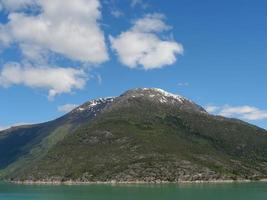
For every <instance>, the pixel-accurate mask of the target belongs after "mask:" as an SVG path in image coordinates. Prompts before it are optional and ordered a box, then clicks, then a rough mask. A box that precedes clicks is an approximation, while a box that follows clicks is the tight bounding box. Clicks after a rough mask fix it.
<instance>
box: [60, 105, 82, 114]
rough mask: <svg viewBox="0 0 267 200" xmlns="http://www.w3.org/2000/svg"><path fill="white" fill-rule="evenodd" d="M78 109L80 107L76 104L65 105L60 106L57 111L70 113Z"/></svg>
mask: <svg viewBox="0 0 267 200" xmlns="http://www.w3.org/2000/svg"><path fill="white" fill-rule="evenodd" d="M77 107H78V105H76V104H65V105H61V106H58V108H57V110H58V111H59V112H63V113H68V112H70V111H72V110H73V109H75V108H77Z"/></svg>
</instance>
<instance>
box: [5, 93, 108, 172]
mask: <svg viewBox="0 0 267 200" xmlns="http://www.w3.org/2000/svg"><path fill="white" fill-rule="evenodd" d="M112 101H113V99H112V98H106V99H98V100H94V101H89V102H87V103H85V104H84V105H81V106H80V107H78V108H76V109H74V110H73V111H72V112H70V113H68V114H67V115H65V116H63V117H61V118H59V119H56V120H54V121H51V122H47V123H43V124H37V125H27V126H20V127H13V128H11V129H8V130H6V131H2V132H0V175H2V176H5V175H6V174H14V175H16V174H19V173H20V171H22V170H23V169H24V168H27V166H28V165H30V164H33V163H35V162H36V161H37V160H40V159H41V158H42V157H43V156H44V155H45V154H46V153H47V152H48V151H49V149H51V148H52V147H53V146H54V145H56V144H57V143H58V142H59V141H61V140H63V138H64V137H65V136H67V135H70V134H71V133H73V132H74V131H75V130H77V129H78V128H79V127H80V126H82V125H83V124H85V123H87V122H89V121H90V120H92V119H93V118H94V117H95V116H96V114H97V113H99V112H101V110H102V109H103V108H104V107H105V106H107V105H108V104H109V103H111V102H112Z"/></svg>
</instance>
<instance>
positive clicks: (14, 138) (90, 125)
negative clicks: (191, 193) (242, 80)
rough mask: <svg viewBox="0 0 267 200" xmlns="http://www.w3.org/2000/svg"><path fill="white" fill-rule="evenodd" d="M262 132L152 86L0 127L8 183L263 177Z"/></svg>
mask: <svg viewBox="0 0 267 200" xmlns="http://www.w3.org/2000/svg"><path fill="white" fill-rule="evenodd" d="M266 155H267V131H266V130H264V129H261V128H258V127H256V126H253V125H250V124H248V123H246V122H243V121H241V120H236V119H227V118H224V117H220V116H213V115H210V114H208V113H207V112H206V111H205V109H204V108H202V107H201V106H199V105H197V104H195V103H194V102H192V101H190V100H188V99H186V98H184V97H182V96H179V95H174V94H171V93H168V92H165V91H163V90H161V89H157V88H137V89H133V90H128V91H126V92H125V93H123V94H122V95H120V96H118V97H110V98H100V99H97V100H91V101H88V102H86V103H84V104H82V105H81V106H78V107H77V108H75V109H74V110H72V111H71V112H69V113H67V114H66V115H64V116H62V117H60V118H58V119H56V120H53V121H50V122H47V123H42V124H37V125H30V126H28V127H17V128H15V129H14V128H13V129H9V130H6V131H2V132H0V163H2V164H0V175H1V176H2V177H3V179H8V180H13V181H47V182H51V181H60V182H64V181H71V180H72V181H77V182H98V181H101V182H109V181H115V182H139V181H140V182H179V181H196V180H201V181H214V180H229V179H231V180H236V179H238V180H243V179H263V178H266V177H267V159H266Z"/></svg>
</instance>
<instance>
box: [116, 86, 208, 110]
mask: <svg viewBox="0 0 267 200" xmlns="http://www.w3.org/2000/svg"><path fill="white" fill-rule="evenodd" d="M120 97H121V98H123V99H132V98H141V99H145V100H149V101H151V102H153V103H159V104H166V105H174V106H177V107H180V108H181V109H183V110H187V111H196V112H202V113H206V111H205V109H203V108H202V107H201V106H199V105H197V104H196V103H194V102H193V101H191V100H189V99H187V98H185V97H183V96H181V95H177V94H172V93H170V92H167V91H165V90H163V89H160V88H136V89H132V90H128V91H126V92H125V93H124V94H122V95H121V96H120Z"/></svg>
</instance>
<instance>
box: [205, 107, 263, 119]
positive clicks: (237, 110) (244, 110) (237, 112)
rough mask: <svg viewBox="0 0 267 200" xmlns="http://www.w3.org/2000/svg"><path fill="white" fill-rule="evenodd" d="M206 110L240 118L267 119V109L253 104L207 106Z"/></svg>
mask: <svg viewBox="0 0 267 200" xmlns="http://www.w3.org/2000/svg"><path fill="white" fill-rule="evenodd" d="M206 110H207V111H208V112H210V113H213V114H216V115H221V116H225V117H234V118H240V119H244V120H249V121H256V120H264V119H267V110H262V109H260V108H257V107H253V106H229V105H224V106H210V105H209V106H207V107H206Z"/></svg>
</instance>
